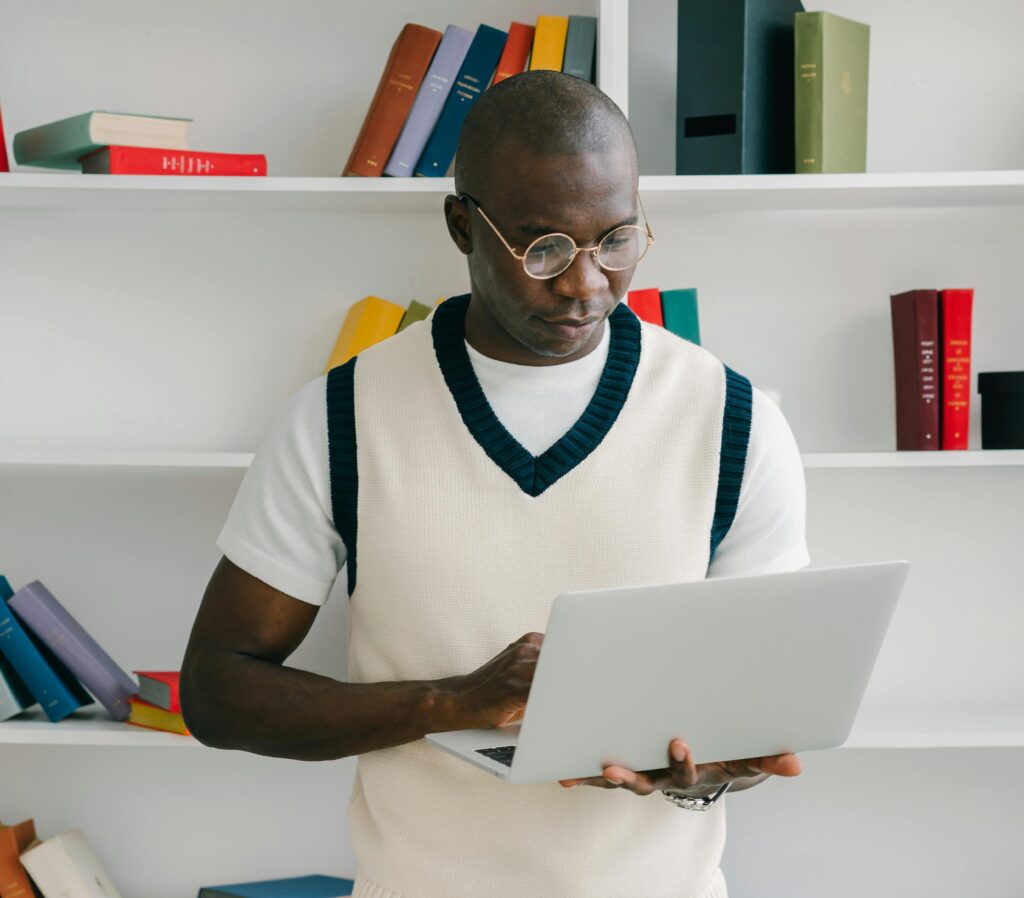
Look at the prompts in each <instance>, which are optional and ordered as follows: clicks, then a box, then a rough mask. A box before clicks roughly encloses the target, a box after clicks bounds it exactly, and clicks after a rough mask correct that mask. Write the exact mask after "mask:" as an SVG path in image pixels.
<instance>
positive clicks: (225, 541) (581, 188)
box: [182, 71, 808, 898]
mask: <svg viewBox="0 0 1024 898" xmlns="http://www.w3.org/2000/svg"><path fill="white" fill-rule="evenodd" d="M637 184H638V168H637V155H636V148H635V144H634V142H633V137H632V134H631V132H630V129H629V125H628V123H627V122H626V120H625V118H624V117H623V116H622V114H621V112H620V111H619V109H618V108H617V107H616V106H615V105H614V104H613V103H612V102H611V101H610V100H609V99H608V98H607V97H605V96H604V94H602V93H601V92H600V91H598V90H597V89H596V88H595V87H593V86H592V85H589V84H587V83H586V82H583V81H581V80H578V79H575V78H572V77H570V76H567V75H562V74H559V73H554V72H544V71H538V72H529V73H524V74H522V75H518V76H516V77H513V78H510V79H507V80H506V81H504V82H502V83H501V84H498V85H496V86H494V87H492V88H490V89H489V90H487V91H486V92H485V93H484V94H483V95H482V96H481V97H480V98H479V100H478V101H477V102H476V103H475V104H474V106H473V108H472V109H471V110H470V113H469V116H468V117H467V119H466V122H465V125H464V126H463V130H462V133H461V136H460V141H459V147H458V153H457V161H456V170H455V186H456V194H457V195H456V196H449V197H447V198H446V200H445V206H444V210H445V219H446V222H447V226H448V230H449V233H450V234H451V237H452V240H453V241H454V242H455V244H456V246H457V247H458V249H459V250H460V251H461V252H462V253H463V254H465V256H466V257H467V260H468V264H469V274H470V284H471V293H470V294H469V295H468V296H463V297H455V298H451V299H449V300H447V301H446V302H445V303H443V304H441V305H440V306H439V307H438V308H437V309H436V310H435V311H434V313H433V315H432V316H431V318H430V319H429V320H428V321H426V322H423V323H422V324H419V325H414V326H413V327H411V328H409V329H407V330H406V331H404V332H403V333H402V334H401V335H399V336H397V337H395V338H393V339H391V340H388V341H385V342H384V343H381V344H378V345H377V346H375V347H373V348H371V349H369V350H367V351H366V352H364V353H362V354H361V355H360V356H359V357H358V358H356V359H354V360H353V361H351V362H349V363H348V364H346V365H344V366H342V367H340V368H337V369H335V370H334V371H332V372H331V373H330V374H329V375H328V376H326V377H323V378H319V379H318V380H316V381H313V382H312V383H310V384H308V385H307V386H306V387H304V388H303V389H301V390H300V391H299V392H298V393H297V394H296V395H295V396H294V397H293V399H292V401H291V402H290V403H289V405H288V407H287V409H286V410H285V412H284V414H283V415H282V416H281V418H280V420H279V421H278V422H277V424H276V426H275V427H274V429H273V430H272V432H271V434H270V436H268V438H267V439H266V440H265V441H264V444H263V445H262V446H261V447H260V451H259V452H258V453H257V455H256V458H255V460H254V462H253V465H252V467H251V468H250V470H249V471H248V472H247V474H246V477H245V480H244V482H243V484H242V487H241V489H240V491H239V495H238V498H237V499H236V501H235V504H234V506H233V508H232V511H231V515H230V517H229V520H228V522H227V524H226V526H225V528H224V530H223V532H222V533H221V536H220V538H219V539H218V545H219V546H220V547H221V548H222V550H223V551H224V553H225V558H224V559H223V560H222V561H221V563H220V565H219V566H218V568H217V569H216V571H215V572H214V575H213V577H212V579H211V581H210V584H209V587H208V589H207V592H206V595H205V596H204V599H203V603H202V607H201V608H200V611H199V615H198V618H197V620H196V623H195V627H194V630H193V634H192V638H191V640H190V643H189V647H188V651H187V654H186V657H185V661H184V666H183V675H182V699H183V706H184V708H185V714H186V719H187V722H188V724H189V726H190V728H191V729H192V731H193V732H194V733H195V735H196V736H197V738H199V739H200V740H201V741H203V742H205V743H207V744H209V745H213V746H218V747H223V748H235V749H243V750H247V751H252V752H256V753H259V754H266V755H275V756H279V757H287V758H297V759H303V760H322V759H330V758H339V757H344V756H349V755H359V756H360V759H359V768H358V775H357V780H356V785H355V790H354V794H353V797H352V801H351V805H350V822H351V834H352V840H353V844H354V847H355V851H356V855H357V859H358V864H359V869H358V871H357V886H356V892H355V894H356V895H357V896H360V898H371V896H372V898H463V896H465V898H469V896H473V898H479V896H482V895H487V896H513V895H514V896H520V895H531V896H545V898H547V896H552V898H554V896H559V898H569V896H588V898H597V896H612V895H616V896H618V895H636V896H643V898H669V896H671V898H682V896H693V898H698V896H703V898H722V896H725V895H726V888H725V883H724V880H723V878H722V875H721V872H720V870H719V860H720V856H721V851H722V845H723V841H724V834H725V829H724V827H725V821H724V810H723V804H722V803H721V802H718V803H717V804H716V805H715V806H714V807H712V808H711V809H710V810H707V811H705V812H704V813H694V812H692V811H691V810H686V809H681V808H680V807H677V806H676V804H681V805H682V807H683V808H685V807H687V806H688V802H687V801H686V798H689V799H691V800H692V801H691V802H689V804H696V803H699V801H700V799H702V798H708V797H710V796H718V795H720V794H721V792H722V787H723V785H725V784H727V783H728V784H731V791H732V792H738V791H740V790H742V789H744V788H748V787H750V786H752V785H754V784H756V783H758V782H760V781H761V780H763V779H764V778H765V777H766V776H768V775H770V774H779V775H783V776H793V775H796V774H798V773H799V772H800V761H799V759H797V758H796V757H794V756H793V755H782V756H778V757H772V758H761V759H753V760H750V761H746V762H733V763H728V764H704V765H700V766H695V765H694V763H693V760H692V756H691V754H690V752H689V749H688V747H687V746H686V744H685V742H684V741H683V739H677V740H673V742H672V744H671V745H669V746H666V767H665V769H663V770H658V771H642V772H634V771H629V770H625V769H623V768H619V767H610V768H608V769H606V770H605V771H604V775H603V776H601V777H596V778H592V779H588V780H576V781H566V782H563V783H561V784H557V783H552V784H545V785H538V786H522V785H520V786H510V785H508V784H506V783H504V782H501V781H499V780H497V779H495V778H492V777H490V776H489V775H487V774H485V773H483V772H481V771H479V770H477V769H475V768H474V767H472V766H471V765H468V764H466V763H464V762H462V761H459V760H457V759H454V758H451V757H449V756H447V755H445V754H443V753H442V752H440V751H439V750H437V749H434V748H432V747H430V746H428V745H427V744H426V742H425V741H424V740H423V738H422V737H423V736H424V735H425V734H426V733H430V732H436V731H445V730H454V729H462V728H472V727H487V726H495V725H498V724H503V723H507V722H510V721H515V720H518V719H520V718H521V716H522V713H523V709H524V708H525V705H526V701H527V695H528V692H529V688H530V683H531V680H532V676H533V671H534V667H535V664H536V661H537V657H538V654H539V652H540V650H541V643H542V638H543V637H542V635H541V633H540V631H541V630H542V629H543V627H544V624H545V622H546V620H547V614H548V610H549V608H550V605H551V602H552V601H553V599H554V598H555V596H556V595H558V594H559V593H560V592H562V591H564V590H567V589H579V588H589V587H601V586H613V585H633V584H640V583H653V582H666V581H673V580H675V581H679V580H692V579H699V578H702V577H704V576H707V575H722V574H726V573H729V574H734V573H739V572H755V571H756V572H762V571H769V570H785V569H794V568H798V567H801V566H803V565H804V564H806V563H807V560H808V559H807V552H806V547H805V544H804V533H803V528H804V493H803V480H802V469H801V466H800V459H799V455H798V453H797V450H796V446H795V444H794V442H793V439H792V435H791V434H790V432H789V429H788V427H787V426H786V424H785V421H784V419H783V418H782V416H781V414H780V413H779V411H778V410H777V409H776V408H774V407H773V406H772V405H771V403H770V402H768V401H767V400H766V399H765V398H764V396H763V395H761V394H760V393H758V392H757V391H751V388H750V385H749V382H748V381H746V379H745V378H743V377H742V376H741V375H738V374H735V373H734V372H732V371H729V370H728V369H726V368H725V367H724V366H723V365H722V364H721V362H719V361H718V360H716V359H715V358H714V357H713V356H711V355H710V353H708V352H706V351H705V350H703V349H701V348H700V347H697V346H694V345H692V344H689V343H686V342H685V341H682V340H679V339H678V338H676V337H674V336H673V335H671V334H669V333H668V332H666V331H664V330H663V329H660V328H655V327H651V326H649V325H641V324H640V322H639V321H638V320H637V318H636V317H635V316H634V315H633V313H632V312H630V311H629V310H628V309H627V308H626V307H625V306H624V305H622V304H620V301H621V300H622V299H623V297H624V296H625V294H626V291H627V288H628V286H629V283H630V279H631V278H632V275H633V271H634V269H635V267H636V264H637V263H638V262H639V261H640V259H641V258H642V256H643V254H644V253H645V252H646V251H647V248H648V246H649V245H650V243H651V242H652V241H653V233H652V228H651V227H650V225H649V224H648V223H647V222H646V219H645V217H644V215H643V212H642V209H641V207H640V203H639V197H638V194H637ZM346 562H347V583H348V590H349V594H350V598H349V601H350V615H349V620H350V633H349V664H350V671H349V673H350V680H351V682H350V683H340V682H335V681H333V680H330V679H328V678H325V677H320V676H317V675H315V674H312V673H308V672H303V671H298V670H294V669H290V668H287V667H285V666H284V665H283V662H284V660H285V659H286V658H287V657H288V655H289V654H290V653H291V652H292V651H293V650H294V649H295V648H296V646H298V644H299V643H300V642H301V640H302V639H303V637H304V636H305V635H306V633H307V631H308V630H309V627H310V626H311V624H312V622H313V619H314V617H315V615H316V610H317V606H318V605H319V604H321V603H322V602H323V601H324V600H325V599H326V597H327V594H328V592H329V591H330V589H331V585H332V583H333V581H334V578H335V576H336V574H337V572H338V570H339V569H340V567H341V565H342V563H346ZM650 626H651V627H652V629H653V628H655V627H657V626H658V622H657V621H651V622H650ZM710 637H711V638H713V634H711V635H710ZM679 638H680V646H681V648H685V643H686V641H687V640H688V639H707V638H709V634H706V633H699V632H695V633H680V634H679ZM751 675H752V676H756V671H751ZM687 688H690V687H688V684H686V683H680V684H679V689H680V692H683V691H684V690H686V689H687ZM643 700H644V698H643V696H642V695H639V696H637V701H641V702H642V701H643ZM609 713H614V709H613V708H610V709H609ZM679 735H680V737H685V734H682V733H681V734H679ZM667 787H671V788H673V789H674V790H675V794H674V795H673V796H669V797H671V798H672V800H670V801H669V800H666V797H667V796H665V795H662V789H663V788H667ZM680 796H682V797H680Z"/></svg>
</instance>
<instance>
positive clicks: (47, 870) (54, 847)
mask: <svg viewBox="0 0 1024 898" xmlns="http://www.w3.org/2000/svg"><path fill="white" fill-rule="evenodd" d="M21 863H22V866H24V868H25V869H26V870H27V871H28V874H29V876H31V877H32V879H33V880H34V881H35V884H36V885H37V886H38V887H39V891H41V892H42V893H43V895H44V896H45V898H121V895H120V893H119V892H118V891H117V889H116V888H115V887H114V883H113V882H111V880H110V876H108V875H107V871H106V870H104V869H103V865H102V864H101V863H100V861H99V858H98V857H96V853H95V852H94V851H93V850H92V846H91V845H90V844H89V843H88V842H87V841H86V838H85V836H84V835H83V834H82V831H81V830H78V829H72V830H69V831H68V832H63V833H58V834H57V835H55V836H53V837H52V838H49V839H44V840H43V841H42V842H39V843H38V844H36V845H34V846H32V847H31V848H29V849H28V850H27V851H25V852H24V853H23V854H22V855H21Z"/></svg>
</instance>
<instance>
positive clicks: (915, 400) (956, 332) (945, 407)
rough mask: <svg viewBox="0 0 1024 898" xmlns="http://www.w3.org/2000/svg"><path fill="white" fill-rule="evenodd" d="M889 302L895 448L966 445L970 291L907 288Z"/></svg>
mask: <svg viewBox="0 0 1024 898" xmlns="http://www.w3.org/2000/svg"><path fill="white" fill-rule="evenodd" d="M889 306H890V312H891V315H892V344H893V361H894V363H895V381H896V449H897V450H900V451H903V450H909V451H922V450H935V449H967V448H968V425H969V422H970V413H971V318H972V314H973V306H974V290H973V289H957V290H931V289H925V290H908V291H906V292H905V293H897V294H895V295H893V296H890V298H889Z"/></svg>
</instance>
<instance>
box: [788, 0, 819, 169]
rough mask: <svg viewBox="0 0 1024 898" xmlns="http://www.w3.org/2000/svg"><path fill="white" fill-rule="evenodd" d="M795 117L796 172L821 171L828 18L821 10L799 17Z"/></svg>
mask: <svg viewBox="0 0 1024 898" xmlns="http://www.w3.org/2000/svg"><path fill="white" fill-rule="evenodd" d="M795 22H796V29H795V33H794V52H793V59H794V63H795V72H794V90H795V94H794V104H795V108H794V119H795V126H794V127H795V133H794V139H795V142H796V173H797V174H817V173H819V172H821V171H823V170H824V169H823V167H822V158H821V150H822V128H823V122H824V106H823V103H822V99H823V96H824V93H823V84H824V80H823V75H822V63H823V59H824V52H825V36H824V21H823V18H822V16H821V14H820V13H814V12H803V13H797V14H796V17H795Z"/></svg>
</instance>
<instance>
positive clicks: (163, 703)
mask: <svg viewBox="0 0 1024 898" xmlns="http://www.w3.org/2000/svg"><path fill="white" fill-rule="evenodd" d="M134 673H135V675H136V676H137V677H138V678H139V692H138V695H134V696H132V697H131V698H130V699H128V704H129V705H131V711H130V712H129V714H128V723H131V724H134V725H135V726H139V727H147V728H148V729H151V730H163V731H165V732H168V733H178V734H179V735H182V736H190V735H192V734H191V733H190V732H189V729H188V727H187V726H185V718H184V717H182V714H181V702H180V700H179V698H178V684H179V681H180V679H181V672H180V671H177V670H136V671H134Z"/></svg>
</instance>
